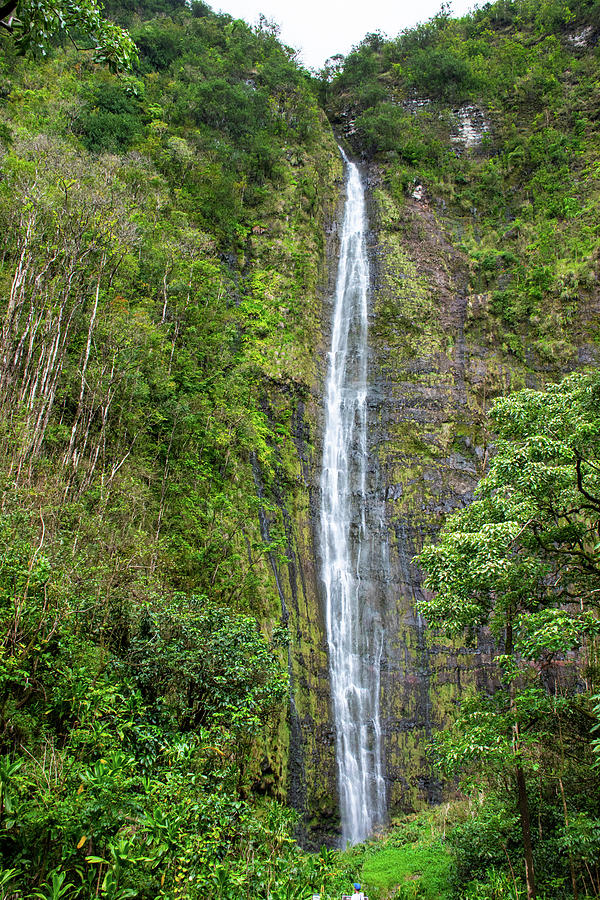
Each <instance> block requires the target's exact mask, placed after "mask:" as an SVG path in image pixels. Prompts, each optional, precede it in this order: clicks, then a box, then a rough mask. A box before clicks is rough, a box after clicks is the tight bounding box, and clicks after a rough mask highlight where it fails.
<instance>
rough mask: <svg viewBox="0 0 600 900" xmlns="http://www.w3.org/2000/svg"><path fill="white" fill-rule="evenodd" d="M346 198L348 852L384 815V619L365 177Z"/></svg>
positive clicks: (340, 319)
mask: <svg viewBox="0 0 600 900" xmlns="http://www.w3.org/2000/svg"><path fill="white" fill-rule="evenodd" d="M342 155H343V157H344V160H345V162H346V165H347V177H348V181H347V189H346V207H345V214H344V224H343V230H342V241H341V247H340V261H339V267H338V273H337V286H336V295H335V308H334V314H333V333H332V338H331V352H330V354H329V371H328V375H327V388H326V409H325V438H324V447H323V474H322V478H321V496H322V501H321V549H322V557H323V581H324V586H325V609H326V622H327V640H328V644H329V669H330V679H331V692H332V701H333V711H334V716H335V725H336V758H337V765H338V778H339V791H340V813H341V820H342V845H343V846H345V845H346V843H347V842H350V843H352V844H355V843H357V842H358V841H362V840H364V839H365V838H366V837H368V836H369V834H371V832H372V831H373V828H374V827H375V826H376V825H377V824H378V823H379V822H381V821H382V820H383V817H384V814H385V784H384V779H383V766H382V759H381V725H380V717H379V689H380V663H381V654H382V646H383V637H382V629H381V624H380V619H379V617H378V615H377V613H376V611H375V609H374V608H373V604H372V602H371V598H370V591H369V581H368V574H369V570H370V568H371V567H372V566H373V564H374V561H373V560H371V559H370V556H371V545H372V540H371V537H370V536H369V528H368V518H369V517H368V515H367V463H368V451H367V299H368V290H369V264H368V260H367V251H366V244H365V198H364V190H363V186H362V182H361V179H360V174H359V171H358V168H357V167H356V166H355V165H354V163H351V162H349V160H348V159H347V157H346V156H345V154H344V153H343V151H342Z"/></svg>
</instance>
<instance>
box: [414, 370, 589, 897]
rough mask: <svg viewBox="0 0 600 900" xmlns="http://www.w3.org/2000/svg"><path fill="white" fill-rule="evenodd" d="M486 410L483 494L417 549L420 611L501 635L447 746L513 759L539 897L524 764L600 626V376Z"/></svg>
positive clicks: (460, 760)
mask: <svg viewBox="0 0 600 900" xmlns="http://www.w3.org/2000/svg"><path fill="white" fill-rule="evenodd" d="M490 416H491V419H492V423H493V428H494V430H495V431H496V433H497V434H498V443H497V450H496V456H495V457H494V459H493V461H492V464H491V466H490V470H489V473H488V474H487V476H486V477H485V478H483V479H482V481H481V482H480V484H479V487H478V489H477V499H476V500H475V501H474V502H473V503H472V504H471V505H470V506H469V507H467V508H466V509H464V510H462V511H460V512H458V513H455V514H454V515H452V516H451V517H450V518H449V520H448V521H447V523H446V525H445V527H444V529H443V530H442V532H441V535H440V541H439V543H438V544H437V545H436V546H432V547H427V548H426V549H425V550H423V551H422V553H421V554H420V555H419V557H418V560H419V562H420V563H421V564H422V565H423V567H424V568H425V570H426V572H427V573H428V579H427V582H426V585H427V587H429V588H431V589H432V590H433V592H434V593H433V596H432V597H430V598H428V599H425V600H424V601H423V602H422V603H421V604H420V608H421V611H422V612H423V613H424V614H425V615H426V616H427V618H428V620H429V622H430V624H432V625H435V626H439V627H441V628H442V629H444V630H445V631H447V632H449V633H452V634H460V633H462V632H464V631H467V632H470V633H471V634H472V633H474V632H475V631H476V630H477V629H481V628H489V629H490V630H491V632H492V634H493V635H494V636H495V637H496V639H497V645H498V649H499V651H500V656H499V658H498V661H499V663H500V668H501V680H502V686H501V689H500V691H499V692H498V694H497V695H496V696H495V697H493V698H492V699H491V700H490V699H489V698H485V697H483V696H479V697H478V698H476V700H475V701H474V703H472V704H471V705H470V707H469V708H468V709H466V710H465V711H463V714H462V716H461V718H460V719H459V721H458V723H457V727H456V728H455V729H454V731H453V733H452V734H451V735H450V736H449V737H447V738H446V739H445V746H442V747H441V748H440V749H442V752H443V755H444V756H445V758H446V760H447V761H450V762H451V763H452V764H453V765H454V766H455V767H460V766H462V765H465V764H471V765H473V764H474V765H475V767H476V768H478V769H479V771H480V772H481V771H482V769H484V768H488V767H489V765H490V761H491V760H496V762H498V763H499V764H500V765H501V766H502V767H503V768H504V771H506V770H507V768H508V767H512V770H513V783H514V786H515V789H516V795H517V799H518V806H519V814H520V820H521V828H522V836H523V849H524V854H525V862H526V875H527V890H528V897H529V898H533V897H535V879H534V871H533V855H532V847H531V835H530V827H529V810H528V802H527V790H526V776H527V769H528V767H529V766H530V764H532V763H533V761H534V758H537V760H538V762H537V765H539V755H540V747H541V743H542V741H543V740H545V739H546V738H547V736H548V735H547V734H544V733H543V732H542V730H541V729H540V726H539V722H541V721H544V714H545V713H547V712H548V711H549V704H550V706H551V707H552V708H553V709H554V711H555V713H556V714H557V715H558V717H559V719H558V720H560V710H558V709H557V708H556V697H557V695H558V694H559V693H561V689H562V692H563V694H564V695H565V697H566V696H568V694H569V689H568V688H569V678H568V677H567V678H566V679H565V676H564V675H563V676H562V677H561V676H560V675H559V674H556V672H557V670H558V669H559V668H562V669H563V671H564V670H565V669H566V668H567V666H566V663H567V662H568V660H569V654H570V652H571V651H574V650H578V651H582V653H583V662H585V656H586V642H589V641H592V640H593V638H594V636H595V635H597V634H598V632H599V624H600V623H599V622H598V616H597V612H598V602H599V599H600V561H599V559H598V550H599V549H600V544H599V543H598V535H599V527H600V523H599V520H600V444H599V440H598V438H599V435H600V376H599V375H598V373H592V374H588V375H581V374H576V375H571V376H570V377H568V378H566V379H564V380H563V381H562V382H561V383H560V384H558V385H552V386H550V387H549V388H548V390H547V391H545V392H542V391H533V390H526V391H521V392H519V393H517V394H515V395H513V396H512V397H509V398H506V399H501V400H498V401H496V403H495V405H494V407H493V409H492V411H491V414H490ZM557 662H558V663H560V666H556V665H555V671H554V672H552V664H556V663H557ZM549 673H550V674H549ZM573 677H574V676H573ZM588 686H589V685H588ZM552 694H553V695H554V697H551V695H552ZM492 707H493V708H492ZM545 728H546V726H544V729H545ZM442 743H444V742H442ZM488 772H489V768H488ZM563 800H564V796H563ZM565 819H566V820H567V819H568V816H567V811H566V805H565ZM566 824H568V821H567V822H566Z"/></svg>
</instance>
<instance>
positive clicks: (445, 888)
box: [362, 841, 452, 900]
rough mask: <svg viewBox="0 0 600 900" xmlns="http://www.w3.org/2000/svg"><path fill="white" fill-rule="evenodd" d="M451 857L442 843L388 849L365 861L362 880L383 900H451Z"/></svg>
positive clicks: (372, 892)
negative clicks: (406, 899) (383, 899)
mask: <svg viewBox="0 0 600 900" xmlns="http://www.w3.org/2000/svg"><path fill="white" fill-rule="evenodd" d="M451 867H452V860H451V857H450V854H449V853H448V851H447V850H446V848H445V847H444V846H443V844H442V843H441V841H435V842H434V843H430V844H422V843H416V844H405V845H404V846H401V847H388V848H386V849H383V850H381V851H380V852H378V853H375V854H373V856H369V857H368V858H367V859H365V862H364V865H363V869H362V877H363V880H364V882H365V884H366V885H368V886H369V888H370V889H371V896H372V895H375V894H376V893H377V894H378V895H379V897H380V898H387V897H394V898H398V900H400V898H409V897H414V898H419V900H450V897H451V887H450V881H451Z"/></svg>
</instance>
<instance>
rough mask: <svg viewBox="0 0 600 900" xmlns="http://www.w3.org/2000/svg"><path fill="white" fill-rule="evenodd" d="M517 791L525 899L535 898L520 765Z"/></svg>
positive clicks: (527, 819) (529, 823) (527, 805)
mask: <svg viewBox="0 0 600 900" xmlns="http://www.w3.org/2000/svg"><path fill="white" fill-rule="evenodd" d="M516 776H517V792H518V795H519V814H520V816H521V832H522V834H523V850H524V852H525V878H526V881H527V900H535V898H536V893H535V875H534V871H533V848H532V846H531V822H530V818H529V800H528V799H527V788H526V785H525V774H524V772H523V769H522V768H521V766H520V765H517V768H516Z"/></svg>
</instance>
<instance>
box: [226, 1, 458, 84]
mask: <svg viewBox="0 0 600 900" xmlns="http://www.w3.org/2000/svg"><path fill="white" fill-rule="evenodd" d="M209 2H210V0H209ZM211 6H212V7H213V9H215V10H220V11H221V12H226V13H229V14H230V15H232V16H235V17H236V18H239V19H245V21H246V22H248V23H249V24H250V25H255V24H256V23H257V22H258V17H259V15H260V14H261V13H263V14H264V15H265V16H266V17H267V18H268V19H272V20H274V21H275V22H277V24H278V25H280V27H281V39H282V40H283V42H284V43H285V44H289V45H290V46H291V47H294V48H295V49H297V50H300V51H301V60H302V62H303V63H304V65H306V66H308V67H309V68H314V69H318V68H320V67H321V66H322V65H323V63H324V62H325V60H326V59H327V58H328V57H329V56H333V55H334V54H335V53H343V54H344V55H345V54H346V53H348V51H349V50H350V49H351V48H352V47H353V45H354V44H357V43H358V42H359V41H361V40H362V39H363V37H364V36H365V35H366V34H368V33H369V32H371V31H382V32H383V33H384V34H387V35H388V36H389V37H395V36H396V35H397V34H398V33H399V32H400V31H402V30H403V29H404V28H408V27H410V26H411V25H416V24H417V22H425V21H426V20H427V19H430V18H431V16H433V15H435V13H436V12H438V10H439V9H440V6H441V0H420V2H410V0H348V2H342V0H213V2H212V3H211ZM474 6H475V0H454V2H453V3H452V13H453V14H454V15H457V16H458V15H462V14H463V13H465V12H466V11H467V10H468V9H471V8H473V7H474Z"/></svg>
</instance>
